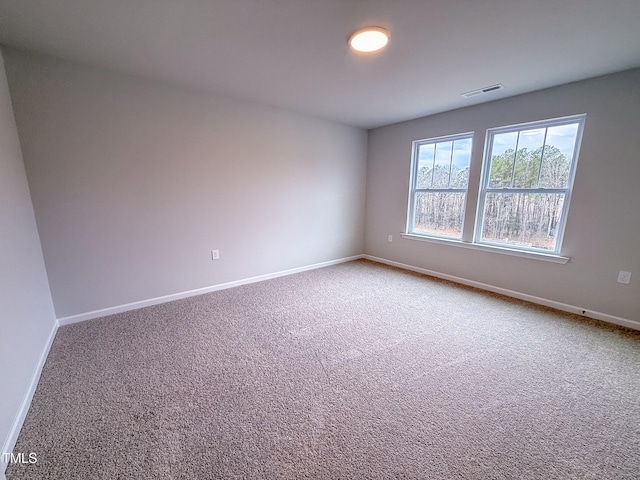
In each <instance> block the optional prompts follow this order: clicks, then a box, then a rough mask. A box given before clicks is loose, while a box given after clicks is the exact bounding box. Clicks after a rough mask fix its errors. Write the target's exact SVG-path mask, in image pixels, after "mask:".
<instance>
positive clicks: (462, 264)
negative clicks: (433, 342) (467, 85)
mask: <svg viewBox="0 0 640 480" xmlns="http://www.w3.org/2000/svg"><path fill="white" fill-rule="evenodd" d="M507 88H508V85H507ZM580 113H586V114H587V119H586V125H585V129H584V136H583V140H582V149H581V152H580V158H579V162H578V169H577V174H576V179H575V185H574V193H573V198H572V200H571V206H570V209H569V216H568V222H567V227H566V231H565V238H564V244H563V249H562V253H563V255H566V256H569V257H571V261H570V262H569V263H568V264H566V265H559V264H553V263H547V262H542V261H539V260H531V259H525V258H517V257H512V256H507V255H501V254H496V253H488V252H482V251H476V250H470V249H465V248H460V247H455V246H449V245H440V244H434V243H426V242H420V241H416V240H408V239H401V238H400V237H399V234H400V232H403V231H404V229H405V222H406V212H407V196H408V189H409V169H410V164H411V142H412V141H413V140H418V139H424V138H430V137H436V136H440V135H448V134H455V133H462V132H469V131H474V132H475V141H474V152H473V159H472V170H471V179H472V183H473V179H476V180H475V183H476V185H477V183H478V181H477V179H478V178H479V175H480V169H481V162H482V153H483V152H482V145H483V141H484V137H485V133H486V130H487V129H488V128H491V127H497V126H501V125H510V124H516V123H522V122H529V121H534V120H542V119H548V118H554V117H560V116H566V115H573V114H580ZM639 126H640V70H639V69H636V70H632V71H627V72H623V73H620V74H615V75H609V76H605V77H599V78H596V79H592V80H587V81H583V82H578V83H574V84H569V85H565V86H561V87H557V88H552V89H547V90H543V91H539V92H534V93H531V94H527V95H522V96H517V97H512V98H508V99H505V100H500V101H495V102H490V103H485V104H481V105H477V106H473V107H468V108H464V109H460V110H455V111H451V112H447V113H443V114H439V115H434V116H430V117H424V118H420V119H417V120H412V121H409V122H403V123H399V124H395V125H390V126H386V127H382V128H378V129H375V130H372V131H370V132H369V159H368V171H367V206H366V233H365V251H366V253H367V254H369V255H372V256H377V257H381V258H385V259H388V260H392V261H395V262H400V263H405V264H409V265H413V266H416V267H420V268H423V269H428V270H432V271H436V272H440V273H443V274H446V275H452V276H456V277H460V278H463V279H466V280H471V281H474V282H480V283H484V284H488V285H491V286H495V287H499V288H503V289H509V290H513V291H516V292H520V293H524V294H527V295H533V296H536V297H541V298H543V299H548V300H552V301H555V302H560V303H564V304H568V305H572V306H578V307H582V308H585V309H587V310H592V311H594V312H600V313H604V314H606V315H611V316H614V317H620V318H623V319H627V320H632V321H640V187H639V186H638V182H639V181H640V134H639V130H638V127H639ZM477 194H478V192H477V188H473V189H471V190H470V192H469V195H470V196H471V200H472V201H473V202H475V201H476V199H477ZM465 220H466V222H465V223H468V224H470V225H472V223H473V219H470V218H467V219H465ZM388 234H394V238H395V240H394V242H393V243H388V242H387V235H388ZM619 270H628V271H631V272H632V274H633V277H632V281H631V284H630V285H622V284H619V283H616V279H617V275H618V271H619Z"/></svg>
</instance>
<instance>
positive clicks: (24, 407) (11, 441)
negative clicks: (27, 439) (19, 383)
mask: <svg viewBox="0 0 640 480" xmlns="http://www.w3.org/2000/svg"><path fill="white" fill-rule="evenodd" d="M57 331H58V322H57V321H56V322H55V324H54V325H53V328H52V329H51V333H49V338H48V339H47V342H46V344H45V346H44V349H43V350H42V353H41V354H40V358H39V359H38V363H37V365H36V368H35V370H34V372H33V375H32V376H31V381H30V382H29V387H28V388H27V391H26V392H25V394H24V397H23V399H22V403H21V404H20V409H19V410H18V412H17V413H16V416H15V418H14V419H13V424H12V426H11V431H10V432H9V435H8V436H7V438H6V440H5V442H4V445H2V450H0V452H13V448H14V447H15V445H16V441H17V440H18V435H19V434H20V430H22V425H23V424H24V419H25V418H26V417H27V413H28V412H29V407H30V406H31V400H32V399H33V395H34V393H36V387H37V386H38V382H39V381H40V375H41V374H42V369H43V368H44V364H45V362H46V361H47V356H48V355H49V350H51V345H52V344H53V340H54V339H55V338H56V332H57ZM7 466H8V465H7V464H6V463H5V462H4V461H3V458H0V480H5V475H4V472H5V470H6V469H7Z"/></svg>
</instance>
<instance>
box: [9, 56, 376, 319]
mask: <svg viewBox="0 0 640 480" xmlns="http://www.w3.org/2000/svg"><path fill="white" fill-rule="evenodd" d="M5 58H6V64H7V75H8V78H9V85H10V87H11V95H12V98H13V103H14V109H15V114H16V123H17V126H18V130H19V132H20V138H21V143H22V147H23V154H24V158H25V165H26V169H27V176H28V178H29V183H30V186H31V193H32V198H33V205H34V209H35V215H36V219H37V223H38V228H39V231H40V237H41V239H42V247H43V252H44V258H45V263H46V265H47V271H48V274H49V281H50V285H51V292H52V295H53V300H54V304H55V309H56V314H57V316H58V318H60V317H66V316H72V315H76V314H81V313H85V312H91V311H94V310H98V309H102V308H107V307H112V306H118V305H122V304H126V303H129V302H135V301H141V300H145V299H150V298H154V297H159V296H163V295H169V294H174V293H178V292H183V291H189V290H192V289H197V288H202V287H207V286H210V285H216V284H220V283H223V282H228V281H234V280H239V279H243V278H247V277H252V276H256V275H261V274H266V273H273V272H277V271H281V270H286V269H290V268H296V267H300V266H305V265H310V264H314V263H319V262H324V261H330V260H335V259H339V258H343V257H348V256H351V255H357V254H361V253H362V252H363V248H364V247H363V245H364V198H365V180H366V148H367V133H366V131H364V130H361V129H357V128H353V127H348V126H345V125H341V124H336V123H332V122H328V121H324V120H319V119H315V118H311V117H308V116H304V115H298V114H293V113H290V112H286V111H283V110H278V109H274V108H270V107H266V106H261V105H257V104H252V103H245V102H242V101H238V100H234V99H229V98H224V97H216V96H212V95H207V94H204V93H198V92H192V91H186V90H182V89H179V88H174V87H171V86H167V85H164V84H159V83H155V82H153V81H147V80H142V79H138V78H133V77H128V76H124V75H120V74H116V73H112V72H108V71H102V70H97V69H92V68H88V67H83V66H79V65H76V64H72V63H67V62H63V61H58V60H55V59H52V58H47V57H39V56H32V55H30V54H27V53H24V52H21V51H17V50H13V49H5ZM256 81H259V79H256ZM212 249H219V250H220V256H221V258H220V260H218V261H212V260H211V258H210V251H211V250H212Z"/></svg>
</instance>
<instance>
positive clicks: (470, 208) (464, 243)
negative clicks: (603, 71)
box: [402, 114, 587, 263]
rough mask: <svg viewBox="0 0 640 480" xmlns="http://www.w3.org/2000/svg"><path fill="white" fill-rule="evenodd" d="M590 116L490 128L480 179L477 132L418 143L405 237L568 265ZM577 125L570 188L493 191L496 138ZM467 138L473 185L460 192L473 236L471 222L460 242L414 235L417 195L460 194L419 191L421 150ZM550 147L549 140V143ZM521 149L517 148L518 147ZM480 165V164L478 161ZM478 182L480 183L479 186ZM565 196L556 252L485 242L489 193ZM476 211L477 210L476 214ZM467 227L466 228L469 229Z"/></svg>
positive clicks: (413, 154)
mask: <svg viewBox="0 0 640 480" xmlns="http://www.w3.org/2000/svg"><path fill="white" fill-rule="evenodd" d="M586 117H587V115H586V114H580V115H570V116H566V117H558V118H552V119H547V120H540V121H535V122H526V123H519V124H514V125H507V126H501V127H495V128H490V129H488V130H487V131H486V135H485V141H484V154H483V157H482V168H481V173H480V178H479V179H478V177H475V178H474V177H473V176H472V175H471V173H472V171H473V163H474V154H473V150H474V147H475V145H474V143H473V139H474V132H467V133H459V134H455V135H445V136H440V137H433V138H428V139H423V140H415V141H413V142H412V151H411V171H410V178H409V198H408V202H407V205H408V207H407V223H406V230H405V233H402V237H403V238H406V239H410V240H420V241H425V242H432V243H440V244H443V245H456V246H459V247H463V248H468V249H473V250H480V251H486V252H494V253H500V254H506V255H513V256H517V257H524V258H532V259H538V260H544V261H549V262H554V263H567V262H568V261H569V258H568V257H565V256H562V254H561V251H562V245H563V240H564V233H565V227H566V223H567V217H568V214H569V205H570V203H571V197H572V193H573V183H574V179H575V174H576V168H577V164H578V158H579V153H580V146H581V144H582V134H583V131H584V125H585V122H586ZM572 123H577V124H578V128H577V131H576V141H575V145H574V151H573V156H572V159H571V166H570V169H569V175H568V181H567V187H566V188H558V189H556V188H553V189H552V188H535V189H532V188H522V189H514V188H503V189H492V188H489V187H488V185H489V181H490V171H491V158H490V155H491V152H492V147H493V138H494V136H495V135H498V134H501V133H507V132H517V131H522V130H532V129H536V128H549V127H554V126H559V125H567V124H572ZM463 138H470V139H471V141H472V146H471V148H472V151H471V165H470V167H471V168H470V172H469V173H470V176H469V181H468V183H467V188H466V189H460V191H461V192H463V191H464V193H465V195H466V197H467V201H466V208H465V211H464V212H463V215H464V218H466V217H467V216H473V217H474V221H473V223H472V227H471V228H473V231H472V232H469V231H468V230H469V229H470V227H469V225H466V224H467V223H468V222H465V221H464V218H463V225H462V232H461V237H460V238H454V237H449V236H439V235H434V234H427V233H422V232H414V230H413V227H414V225H413V223H414V218H415V212H414V208H415V198H416V193H418V192H420V191H436V192H437V191H456V190H455V189H453V190H452V189H417V188H416V181H417V169H418V149H419V147H420V146H421V145H424V144H429V143H438V142H444V141H452V140H459V139H463ZM544 144H546V138H545V143H544ZM516 148H517V147H516ZM476 161H477V160H476ZM476 182H477V183H476ZM475 185H477V187H478V190H477V192H478V196H477V201H476V202H473V201H471V202H470V201H469V198H468V195H469V190H472V191H473V190H474V189H475V188H474V187H475ZM494 192H498V193H545V194H552V193H563V194H564V200H563V207H562V215H561V218H560V219H559V221H558V226H557V233H556V246H555V250H548V249H543V248H535V247H527V246H520V245H511V244H505V243H499V242H490V241H487V240H482V238H481V237H482V227H483V224H484V209H485V199H486V196H487V194H488V193H494ZM474 208H475V210H474ZM465 225H466V227H465Z"/></svg>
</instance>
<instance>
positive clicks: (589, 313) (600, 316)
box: [362, 255, 640, 330]
mask: <svg viewBox="0 0 640 480" xmlns="http://www.w3.org/2000/svg"><path fill="white" fill-rule="evenodd" d="M362 258H366V259H367V260H371V261H373V262H378V263H384V264H385V265H391V266H393V267H398V268H402V269H404V270H411V271H413V272H418V273H423V274H425V275H430V276H432V277H437V278H441V279H443V280H449V281H451V282H455V283H461V284H462V285H467V286H470V287H475V288H479V289H481V290H487V291H489V292H494V293H499V294H501V295H505V296H507V297H512V298H517V299H520V300H525V301H527V302H531V303H536V304H538V305H544V306H545V307H551V308H555V309H556V310H562V311H564V312H569V313H577V314H578V315H583V316H585V317H589V318H593V319H595V320H602V321H603V322H608V323H613V324H615V325H620V326H622V327H628V328H632V329H634V330H640V322H637V321H635V320H630V319H627V318H622V317H616V316H614V315H609V314H607V313H602V312H595V311H593V310H588V309H586V308H582V307H576V306H575V305H569V304H566V303H562V302H556V301H555V300H548V299H546V298H541V297H536V296H534V295H529V294H527V293H522V292H516V291H514V290H509V289H507V288H502V287H496V286H494V285H489V284H486V283H482V282H476V281H474V280H467V279H466V278H462V277H456V276H454V275H448V274H446V273H441V272H436V271H433V270H428V269H426V268H420V267H415V266H413V265H407V264H406V263H400V262H394V261H393V260H387V259H386V258H380V257H374V256H372V255H363V256H362Z"/></svg>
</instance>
